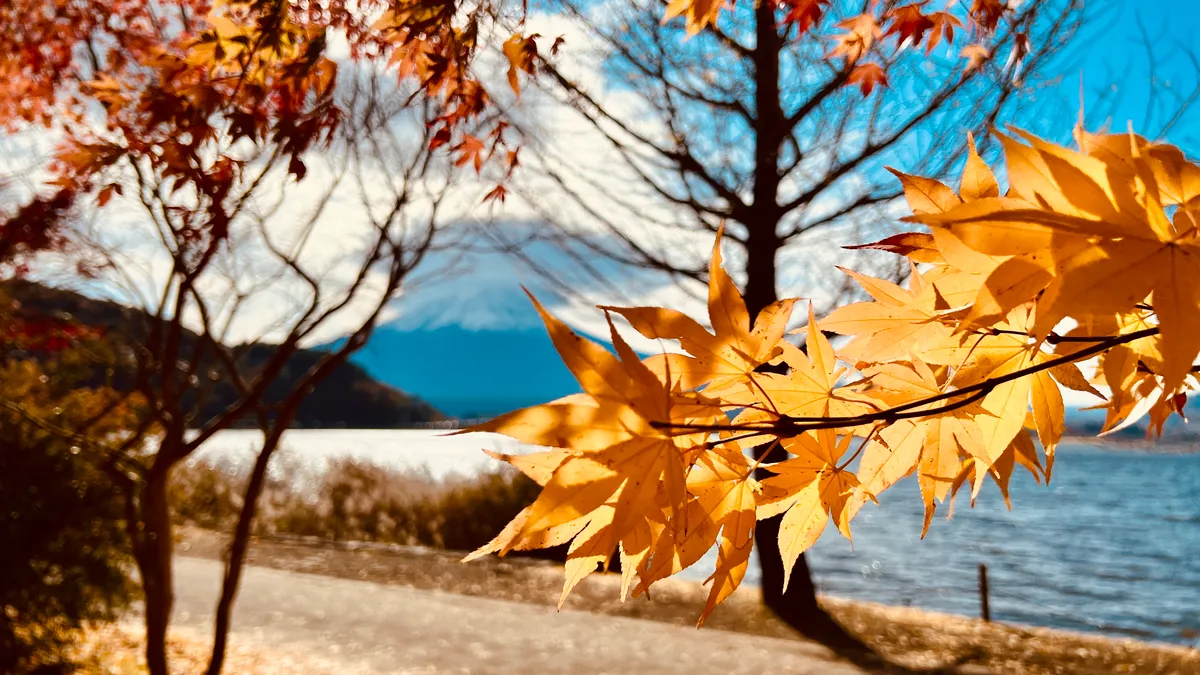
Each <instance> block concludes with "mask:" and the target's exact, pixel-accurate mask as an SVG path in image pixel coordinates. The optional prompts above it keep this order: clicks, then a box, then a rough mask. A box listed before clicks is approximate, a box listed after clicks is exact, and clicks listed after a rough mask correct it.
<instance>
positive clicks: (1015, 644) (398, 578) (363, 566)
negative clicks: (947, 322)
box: [176, 527, 1200, 675]
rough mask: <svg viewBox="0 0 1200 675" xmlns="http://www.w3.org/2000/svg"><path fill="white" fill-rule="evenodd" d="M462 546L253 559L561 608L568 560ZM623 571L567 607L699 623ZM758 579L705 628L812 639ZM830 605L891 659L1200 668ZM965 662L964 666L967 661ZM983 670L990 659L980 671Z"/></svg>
mask: <svg viewBox="0 0 1200 675" xmlns="http://www.w3.org/2000/svg"><path fill="white" fill-rule="evenodd" d="M176 551H177V553H178V554H179V555H183V556H188V557H196V558H207V559H212V560H220V559H221V557H222V555H223V552H224V537H223V535H221V534H218V533H216V532H212V531H208V530H201V529H198V528H194V527H181V528H180V529H179V532H178V536H177V546H176ZM461 556H462V554H461V553H458V552H451V551H440V550H435V549H426V548H420V547H404V546H393V545H379V544H369V543H352V542H340V543H339V542H329V541H318V540H300V539H286V540H285V539H275V538H271V539H265V538H256V539H255V540H254V541H253V543H252V545H251V547H250V551H249V554H248V557H247V564H249V565H253V566H258V567H268V568H274V569H281V570H287V571H293V572H302V573H308V574H318V575H323V576H329V577H341V578H346V579H357V580H361V581H371V582H376V583H382V584H389V585H397V586H403V587H408V588H413V589H418V590H425V591H435V592H444V593H453V594H458V595H465V596H474V597H482V598H497V599H504V600H511V601H516V602H523V603H528V604H534V605H542V606H549V607H554V606H555V605H557V603H558V599H559V595H560V593H561V589H562V583H563V577H562V568H561V566H559V565H558V564H556V563H553V562H550V561H545V560H538V559H532V558H512V557H510V558H485V559H481V560H477V561H474V562H472V563H469V564H462V563H461V562H459V561H460V559H461ZM619 587H620V579H619V577H618V576H617V575H613V574H594V575H592V576H590V577H588V578H587V579H585V580H584V582H583V583H581V584H580V585H579V587H577V588H576V589H575V590H574V591H573V592H572V595H571V596H569V597H568V598H567V602H566V604H565V605H564V608H570V609H575V610H580V611H587V612H594V613H600V614H608V615H613V616H626V617H631V618H640V619H648V620H653V621H661V622H666V623H672V624H676V625H686V626H694V625H695V621H696V618H697V617H698V616H699V614H700V610H701V608H702V607H703V606H704V602H705V599H706V597H707V592H708V591H707V588H705V587H703V586H702V585H701V584H699V583H696V582H690V581H682V580H678V579H668V580H665V581H663V582H659V583H658V584H656V585H655V588H654V591H653V593H652V596H653V597H652V600H650V601H646V600H644V599H636V600H635V599H630V600H629V601H627V602H625V603H622V602H621V601H620V592H619ZM756 590H757V589H756V588H752V587H743V588H740V589H738V591H737V592H736V593H734V595H733V596H732V597H730V598H729V599H728V600H727V601H726V602H725V604H723V605H722V606H720V607H718V608H717V611H716V612H714V613H713V615H712V616H711V617H710V618H709V620H708V621H707V622H706V624H705V627H704V628H703V629H702V630H722V631H730V632H735V633H749V634H754V635H764V636H770V637H779V638H785V639H796V640H802V639H803V638H801V637H799V636H798V635H796V634H795V633H794V632H792V631H791V630H790V629H789V628H788V627H787V626H785V625H783V624H782V623H781V622H780V621H778V620H777V619H775V618H774V617H773V616H771V615H770V614H769V612H768V611H767V610H765V608H764V607H763V606H762V604H761V602H760V601H759V599H758V594H757V593H756ZM821 602H822V605H823V606H824V607H825V608H826V609H827V610H828V611H829V612H830V613H831V614H832V615H833V616H834V617H835V618H836V619H837V620H838V621H839V622H841V623H842V624H843V625H844V626H845V627H846V628H847V629H849V630H850V631H851V632H853V633H854V634H856V635H858V636H859V637H860V638H861V639H863V640H864V641H865V642H866V643H867V644H869V645H870V646H871V647H872V648H873V649H875V650H876V651H877V652H878V653H879V654H880V655H881V656H883V657H884V658H886V659H887V660H888V661H889V662H892V663H894V664H898V665H901V666H903V667H905V668H912V669H923V670H925V669H930V668H933V669H944V668H948V667H950V668H952V670H951V672H954V671H955V670H960V671H961V672H995V673H1030V674H1031V675H1041V674H1042V673H1045V674H1047V675H1048V674H1050V673H1075V672H1079V673H1113V672H1122V673H1146V674H1148V675H1151V674H1159V673H1161V674H1162V675H1166V674H1168V673H1181V672H1200V650H1197V649H1194V648H1189V647H1185V646H1180V645H1172V644H1167V643H1151V642H1143V641H1139V640H1135V639H1132V638H1116V637H1109V636H1102V635H1094V634H1088V633H1078V632H1073V631H1065V630H1060V629H1051V628H1040V627H1031V626H1022V625H1015V624H1001V623H984V622H982V621H980V620H978V619H971V618H967V617H962V616H957V615H952V614H943V613H939V612H931V611H926V610H921V609H916V608H911V607H894V606H888V605H881V604H877V603H871V602H863V601H856V600H848V599H843V598H834V597H822V599H821ZM960 667H961V668H960ZM980 669H982V670H980Z"/></svg>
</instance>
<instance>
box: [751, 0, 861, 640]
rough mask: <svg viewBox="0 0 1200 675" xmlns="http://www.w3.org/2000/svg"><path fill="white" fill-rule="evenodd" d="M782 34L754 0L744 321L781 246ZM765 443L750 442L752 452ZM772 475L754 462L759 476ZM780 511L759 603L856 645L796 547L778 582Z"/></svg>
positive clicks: (765, 555) (764, 529)
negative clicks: (822, 599) (824, 604)
mask: <svg viewBox="0 0 1200 675" xmlns="http://www.w3.org/2000/svg"><path fill="white" fill-rule="evenodd" d="M782 43H783V40H782V38H781V37H780V35H779V29H778V27H777V25H776V21H775V4H774V3H770V2H760V3H759V4H758V6H757V8H756V9H755V49H754V55H753V59H754V68H755V73H754V80H755V101H754V102H755V110H754V113H755V116H756V118H757V119H756V122H757V124H756V128H755V132H756V133H755V149H754V164H755V167H754V168H755V172H754V202H753V203H752V204H751V205H750V206H749V209H748V212H747V214H746V217H745V219H744V224H745V226H746V230H747V239H746V270H747V271H746V274H747V277H746V292H745V298H746V306H747V308H748V309H749V311H750V317H751V321H753V320H754V317H756V316H757V315H758V313H759V312H761V311H762V310H763V308H764V307H766V306H767V305H769V304H771V303H773V302H775V301H776V300H777V299H778V296H777V293H778V291H777V289H776V276H777V275H776V270H775V263H776V260H775V257H776V254H777V253H778V252H779V249H780V248H782V246H783V242H782V241H781V240H780V239H779V234H778V226H779V221H780V219H781V218H782V216H783V212H782V208H781V207H780V206H779V183H780V175H779V153H780V148H781V147H782V146H783V140H784V138H785V137H786V135H787V133H788V132H787V119H786V117H785V116H784V113H783V110H782V108H781V105H780V102H781V100H782V99H781V92H780V84H779V54H780V52H781V51H782V49H783V44H782ZM764 450H765V447H762V446H760V447H759V448H756V449H755V454H756V456H757V455H759V453H761V452H762V451H764ZM769 475H771V473H770V472H768V471H765V470H764V469H762V468H759V469H758V470H757V473H756V477H757V478H758V479H759V480H762V479H763V478H765V477H767V476H769ZM782 518H783V516H782V515H780V516H776V517H774V518H769V519H767V520H763V521H760V522H759V523H758V526H757V530H756V532H757V534H756V539H757V543H756V545H757V546H758V562H759V565H760V570H761V575H762V594H763V603H764V604H766V605H767V607H768V608H770V609H771V611H772V612H774V613H775V614H776V615H777V616H778V617H779V618H780V619H782V620H783V621H785V622H786V623H787V624H788V625H789V626H791V627H792V628H793V629H795V630H796V631H798V632H800V633H802V634H803V635H805V636H807V637H809V638H812V639H814V640H817V641H819V642H822V643H824V644H826V645H827V646H829V647H831V648H834V649H839V650H841V649H848V650H860V649H863V645H862V643H861V642H860V641H858V640H856V639H855V638H854V637H852V636H851V635H849V634H848V633H847V632H846V631H845V630H844V629H843V628H842V627H841V626H840V625H838V624H837V622H835V621H834V620H833V619H832V618H831V617H830V616H829V614H827V613H826V612H825V610H823V609H821V606H820V605H819V604H818V603H817V589H816V586H815V585H814V584H813V580H812V574H811V573H810V572H809V569H808V561H807V560H806V559H805V556H804V555H803V554H802V555H801V556H800V558H799V560H797V561H796V565H795V567H794V568H793V569H792V574H791V580H790V583H789V584H788V587H787V590H786V591H785V590H784V588H783V572H784V570H783V558H782V556H781V555H780V552H779V523H780V521H781V520H782Z"/></svg>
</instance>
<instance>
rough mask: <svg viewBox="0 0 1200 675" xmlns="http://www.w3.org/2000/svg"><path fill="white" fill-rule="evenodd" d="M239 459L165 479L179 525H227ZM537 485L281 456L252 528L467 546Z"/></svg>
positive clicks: (511, 478)
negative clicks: (320, 464)
mask: <svg viewBox="0 0 1200 675" xmlns="http://www.w3.org/2000/svg"><path fill="white" fill-rule="evenodd" d="M245 464H246V463H245V462H237V461H236V460H235V459H231V458H223V459H219V460H214V461H211V462H208V461H204V460H199V461H195V460H193V461H191V462H188V463H187V464H186V465H184V466H181V467H179V468H178V469H177V470H176V471H175V472H174V473H173V474H172V479H171V502H172V506H173V508H174V510H175V515H176V517H177V519H178V521H179V522H183V523H189V524H193V525H198V526H200V527H204V528H209V529H216V530H221V531H228V530H232V529H233V525H234V523H235V521H236V519H237V516H238V513H239V512H240V511H241V508H242V498H241V494H242V491H243V489H244V484H245V480H246V477H245V474H244V471H242V470H241V468H242V467H243V466H244V465H245ZM537 491H538V487H537V484H535V483H534V482H533V481H531V480H529V479H528V478H526V477H524V476H522V475H520V474H518V473H516V472H515V471H511V470H499V471H496V472H492V473H485V474H481V475H479V476H474V477H470V478H461V477H451V478H447V479H443V480H435V479H433V478H432V477H430V476H428V475H426V474H422V473H415V472H406V471H400V470H396V469H390V468H387V467H382V466H379V465H375V464H369V463H360V462H358V461H355V460H352V459H348V458H339V459H334V460H331V461H330V463H329V466H328V467H327V469H326V470H325V471H324V472H322V473H321V474H319V475H314V474H312V473H311V472H308V471H305V470H304V469H303V468H301V466H300V464H299V462H298V461H296V459H295V458H294V457H292V456H290V455H288V454H287V453H282V454H281V455H280V456H278V457H277V461H276V462H275V463H274V466H273V467H272V471H271V474H270V479H269V481H268V483H267V487H266V489H265V490H264V493H263V495H262V497H261V499H260V500H259V508H258V516H257V518H256V519H255V523H254V532H255V533H256V534H260V535H290V536H298V537H316V538H319V539H327V540H332V541H368V542H382V543H390V544H400V545H407V546H429V547H432V548H444V549H452V550H472V549H475V548H478V547H480V546H482V545H483V544H485V543H487V542H488V541H490V540H491V539H492V537H494V536H496V534H497V533H498V532H500V530H502V529H503V528H504V525H505V524H507V523H508V521H509V520H511V519H512V518H513V517H514V516H516V515H517V513H519V512H520V510H521V509H522V508H524V507H525V506H526V505H528V504H530V503H531V502H532V501H533V500H534V498H535V497H536V496H537Z"/></svg>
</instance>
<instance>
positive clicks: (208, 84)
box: [0, 0, 536, 257]
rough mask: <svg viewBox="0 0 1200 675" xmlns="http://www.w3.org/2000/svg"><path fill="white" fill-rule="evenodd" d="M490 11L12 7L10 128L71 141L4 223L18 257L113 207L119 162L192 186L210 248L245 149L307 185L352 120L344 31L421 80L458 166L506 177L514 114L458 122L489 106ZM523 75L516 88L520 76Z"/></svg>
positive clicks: (142, 2)
mask: <svg viewBox="0 0 1200 675" xmlns="http://www.w3.org/2000/svg"><path fill="white" fill-rule="evenodd" d="M492 11H494V8H493V7H492V6H491V4H490V3H486V2H481V3H477V4H475V5H470V4H469V3H457V2H452V1H449V0H419V1H417V2H405V3H394V2H390V1H389V0H365V1H364V2H358V3H345V2H343V1H342V0H318V1H315V2H305V3H296V2H290V1H287V0H212V1H211V2H210V1H209V0H185V1H183V2H178V3H171V6H170V8H169V11H165V10H164V8H163V7H161V6H160V4H159V3H155V2H151V1H150V0H81V1H79V2H59V3H45V2H37V1H31V0H16V1H15V2H12V3H7V4H5V6H4V7H3V8H0V30H2V31H3V33H4V35H5V36H6V40H5V42H4V44H2V45H0V77H3V79H4V83H5V85H4V86H3V87H0V124H3V125H4V126H5V127H6V128H7V129H9V130H13V129H19V128H22V127H29V126H40V127H46V128H55V129H57V130H59V131H61V133H62V136H63V141H62V143H61V145H60V147H59V149H58V151H57V153H56V155H55V158H54V161H53V162H52V164H51V165H50V166H49V167H48V168H49V169H50V171H51V174H52V176H51V178H50V180H49V181H47V187H48V188H49V189H50V190H51V192H49V193H46V194H39V195H37V196H36V197H35V199H34V200H33V201H32V202H31V204H30V205H29V206H28V207H27V208H25V209H23V210H22V211H21V212H20V213H17V214H15V215H13V214H10V215H9V218H10V219H11V220H12V222H11V223H7V224H5V225H4V226H3V227H4V229H5V230H9V231H11V232H12V233H14V234H21V235H22V236H21V237H20V242H21V247H22V248H21V251H19V252H20V253H26V252H36V251H37V250H41V249H46V248H54V247H55V246H57V245H59V244H60V243H61V240H60V239H59V238H58V237H57V233H58V229H59V224H60V221H61V219H62V218H63V217H64V216H65V215H67V212H68V211H69V210H70V209H71V208H72V207H73V206H75V205H76V204H77V203H79V202H82V201H84V200H83V197H85V196H94V197H95V203H96V204H97V205H98V206H100V207H103V206H105V205H106V204H107V203H108V202H109V201H110V200H111V199H112V197H113V196H115V195H119V194H120V192H121V187H120V184H119V183H116V182H112V181H113V179H112V178H111V177H110V175H111V173H112V171H110V169H112V168H113V167H116V166H118V165H123V166H126V167H137V169H136V170H137V171H138V172H139V174H140V178H141V179H142V180H147V179H149V178H151V177H152V178H153V181H152V182H154V183H156V184H166V185H170V186H171V191H172V194H175V193H178V194H181V195H194V199H192V200H191V201H190V202H188V203H187V204H186V208H187V210H189V211H191V212H192V213H190V214H188V215H187V217H186V218H183V220H184V221H186V222H184V224H183V225H182V228H183V230H184V231H183V232H182V233H181V238H182V239H183V240H185V241H186V242H190V245H194V246H196V247H198V248H200V249H201V250H203V249H204V248H206V247H209V246H211V244H212V243H213V242H220V241H222V240H223V239H224V238H225V237H226V236H227V235H228V231H229V225H230V223H229V221H230V219H231V217H232V216H231V213H230V211H231V209H233V208H235V207H234V205H233V204H232V202H236V201H237V198H236V187H237V185H238V184H239V181H241V180H242V179H243V177H244V175H245V173H246V169H247V167H248V164H247V162H248V161H249V160H248V159H247V153H246V152H245V148H246V147H247V144H248V143H249V144H253V145H254V146H257V147H259V148H266V149H267V154H273V155H274V156H275V157H277V158H281V159H282V161H283V165H284V166H286V167H287V170H288V172H289V173H290V174H291V175H292V176H294V177H295V179H296V180H302V179H303V178H304V177H305V174H306V167H305V164H304V159H303V156H304V154H305V153H306V152H308V151H309V150H312V149H314V148H317V147H320V146H322V145H323V144H325V143H327V142H328V141H329V140H330V139H331V137H332V134H333V132H334V130H335V129H336V128H337V126H338V124H339V123H340V122H341V120H342V118H343V117H344V111H343V110H342V109H341V107H340V105H339V102H338V101H337V100H336V99H335V96H334V94H335V91H336V87H337V75H338V64H337V62H335V61H334V60H333V59H332V58H331V57H330V56H329V54H328V53H327V48H328V44H329V40H330V39H331V37H332V36H333V35H334V34H336V36H337V39H339V40H342V41H344V42H346V43H347V44H348V46H349V51H350V56H351V59H350V60H351V62H353V63H355V64H372V63H382V64H384V65H385V66H389V67H391V68H393V70H394V72H395V73H396V75H397V77H399V78H400V79H401V80H406V79H415V81H416V84H417V93H418V94H419V95H421V96H423V97H425V98H426V100H428V101H429V102H430V103H432V104H433V105H434V106H437V108H438V110H439V111H440V112H441V114H440V116H438V118H437V121H436V123H435V125H436V127H437V128H436V129H435V132H434V133H433V134H432V138H431V146H432V147H434V148H436V147H438V146H440V145H446V144H449V147H450V148H451V149H453V150H454V151H455V152H456V154H457V160H458V163H459V164H460V165H464V164H471V165H473V166H474V167H475V168H476V170H477V171H478V170H479V169H481V168H482V164H483V162H484V161H486V160H488V159H490V158H491V157H493V156H499V157H502V158H503V160H504V162H505V165H506V167H507V173H509V174H510V173H511V172H512V171H513V169H515V167H516V165H517V160H516V152H515V150H513V149H511V148H509V147H508V146H507V144H506V142H505V139H504V131H505V128H506V127H505V125H503V123H497V124H495V125H494V126H493V128H492V130H491V131H490V133H488V134H486V135H484V136H483V137H481V138H475V137H473V136H463V135H462V133H461V131H460V130H461V128H462V127H464V126H465V125H466V124H467V123H469V122H471V121H473V120H475V119H476V118H477V117H478V116H479V115H481V114H482V113H483V112H484V111H486V110H487V109H488V106H489V105H490V97H489V96H488V94H487V92H486V91H485V89H484V87H483V85H482V84H481V83H480V82H479V80H478V79H476V78H475V77H474V76H473V75H472V74H471V73H470V66H471V63H472V61H473V58H474V56H475V51H476V41H477V34H478V30H479V28H478V26H479V23H480V22H481V21H482V20H483V18H484V17H485V16H487V15H488V13H489V12H492ZM534 37H536V36H530V37H528V38H525V37H521V36H514V38H513V39H512V40H510V41H509V43H506V45H505V48H504V51H505V53H506V54H508V55H509V58H510V59H512V60H513V63H514V68H515V69H516V70H517V71H520V72H525V73H531V72H532V71H533V55H535V54H536V45H535V43H534V42H533V38H534ZM372 67H373V66H372ZM512 80H513V86H514V89H516V88H517V84H516V74H515V72H514V74H513V76H512ZM506 175H507V174H506ZM181 208H184V207H183V206H181ZM17 240H18V238H16V237H13V238H12V241H14V242H16V241H17ZM10 257H11V256H10Z"/></svg>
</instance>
